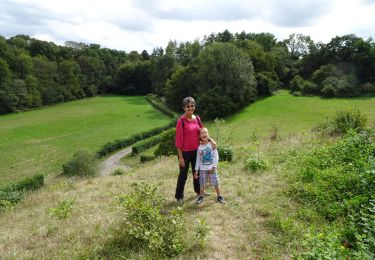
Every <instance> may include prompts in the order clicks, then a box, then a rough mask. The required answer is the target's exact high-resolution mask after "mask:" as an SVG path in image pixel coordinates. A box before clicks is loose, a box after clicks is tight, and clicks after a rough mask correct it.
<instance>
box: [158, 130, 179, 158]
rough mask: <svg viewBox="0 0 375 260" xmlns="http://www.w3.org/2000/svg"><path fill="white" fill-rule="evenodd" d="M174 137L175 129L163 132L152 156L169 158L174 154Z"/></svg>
mask: <svg viewBox="0 0 375 260" xmlns="http://www.w3.org/2000/svg"><path fill="white" fill-rule="evenodd" d="M175 135H176V129H174V128H172V129H170V130H168V131H167V132H165V133H164V134H163V136H162V138H161V140H160V143H159V145H158V147H157V148H156V150H155V151H154V155H155V156H156V157H158V156H170V155H172V154H175V153H176V147H175V142H174V141H175Z"/></svg>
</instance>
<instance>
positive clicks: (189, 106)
mask: <svg viewBox="0 0 375 260" xmlns="http://www.w3.org/2000/svg"><path fill="white" fill-rule="evenodd" d="M184 111H185V114H190V115H192V114H194V111H195V104H194V103H191V102H190V103H189V104H187V105H185V106H184Z"/></svg>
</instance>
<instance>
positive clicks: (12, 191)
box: [0, 174, 44, 212]
mask: <svg viewBox="0 0 375 260" xmlns="http://www.w3.org/2000/svg"><path fill="white" fill-rule="evenodd" d="M43 185H44V176H43V175H42V174H37V175H34V176H33V177H31V178H25V179H23V180H20V181H18V182H13V183H10V184H6V185H4V186H2V187H0V212H2V211H4V210H6V209H7V208H10V207H12V206H13V205H15V204H16V203H17V202H19V201H20V200H21V199H23V198H24V196H25V193H26V192H27V191H32V190H36V189H39V188H41V187H42V186H43Z"/></svg>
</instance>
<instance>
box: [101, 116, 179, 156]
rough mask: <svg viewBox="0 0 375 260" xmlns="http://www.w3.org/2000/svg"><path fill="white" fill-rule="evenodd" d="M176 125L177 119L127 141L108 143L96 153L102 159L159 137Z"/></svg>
mask: <svg viewBox="0 0 375 260" xmlns="http://www.w3.org/2000/svg"><path fill="white" fill-rule="evenodd" d="M175 125H176V119H173V120H171V122H169V123H168V124H167V125H164V126H161V127H157V128H154V129H151V130H149V131H145V132H141V133H138V134H134V135H132V136H130V137H128V138H125V139H119V140H115V141H113V142H110V143H107V144H105V145H103V146H102V147H101V148H100V149H99V151H97V152H96V157H98V158H101V157H103V156H106V155H107V154H110V153H112V152H114V151H117V150H119V149H121V148H124V147H126V146H129V145H131V144H134V143H136V142H138V141H140V140H143V139H146V138H149V137H151V136H154V135H157V134H159V133H161V132H163V131H165V130H167V129H169V128H171V127H174V126H175Z"/></svg>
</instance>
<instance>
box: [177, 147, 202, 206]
mask: <svg viewBox="0 0 375 260" xmlns="http://www.w3.org/2000/svg"><path fill="white" fill-rule="evenodd" d="M182 156H183V157H184V161H185V167H183V168H181V167H180V174H179V175H178V180H177V187H176V195H175V198H176V199H183V198H184V189H185V183H186V179H187V174H188V172H189V165H190V164H191V168H192V173H193V175H194V170H195V161H196V159H197V151H190V152H184V151H183V152H182ZM193 185H194V191H195V192H196V193H198V194H199V191H200V187H199V178H198V179H194V177H193Z"/></svg>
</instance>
